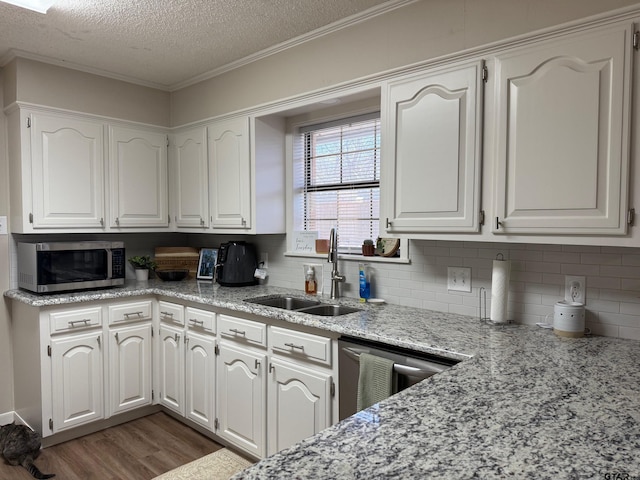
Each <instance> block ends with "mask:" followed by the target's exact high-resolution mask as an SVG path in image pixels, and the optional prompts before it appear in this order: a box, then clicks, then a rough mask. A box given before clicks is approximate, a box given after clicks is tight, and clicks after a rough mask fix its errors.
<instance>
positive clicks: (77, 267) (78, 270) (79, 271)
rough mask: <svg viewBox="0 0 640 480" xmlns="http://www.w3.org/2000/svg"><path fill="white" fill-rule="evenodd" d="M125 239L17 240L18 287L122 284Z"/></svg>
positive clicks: (42, 288)
mask: <svg viewBox="0 0 640 480" xmlns="http://www.w3.org/2000/svg"><path fill="white" fill-rule="evenodd" d="M125 266H126V265H125V254H124V242H100V241H91V242H50V243H45V242H41V243H26V242H19V243H18V287H20V288H24V289H26V290H30V291H32V292H37V293H51V292H64V291H73V290H86V289H91V288H104V287H113V286H117V285H124V276H125Z"/></svg>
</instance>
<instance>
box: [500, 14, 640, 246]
mask: <svg viewBox="0 0 640 480" xmlns="http://www.w3.org/2000/svg"><path fill="white" fill-rule="evenodd" d="M632 33H633V30H632V26H631V25H615V26H611V27H605V28H599V29H596V30H592V31H588V32H585V33H580V34H574V35H571V36H565V37H559V38H555V39H551V40H546V41H540V42H536V43H532V44H530V45H528V46H525V47H520V48H515V49H513V50H510V51H509V52H507V53H504V54H500V55H498V56H497V57H496V58H495V115H496V118H495V120H496V125H495V128H494V131H493V134H494V140H493V141H494V142H495V149H496V152H495V155H496V162H497V164H496V171H495V191H494V194H495V217H494V218H493V219H492V222H491V223H492V229H493V232H494V233H506V234H512V233H519V234H523V233H533V234H588V235H621V234H624V233H626V227H627V224H626V215H627V205H628V178H629V119H630V105H631V75H632V58H631V51H632Z"/></svg>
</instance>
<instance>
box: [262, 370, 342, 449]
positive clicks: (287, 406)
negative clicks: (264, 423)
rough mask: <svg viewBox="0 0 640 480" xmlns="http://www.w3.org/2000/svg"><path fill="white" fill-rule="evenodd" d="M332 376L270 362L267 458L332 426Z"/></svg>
mask: <svg viewBox="0 0 640 480" xmlns="http://www.w3.org/2000/svg"><path fill="white" fill-rule="evenodd" d="M331 383H332V378H331V375H328V374H326V373H323V372H318V371H315V370H311V369H309V368H305V367H303V366H300V365H295V364H291V363H287V362H283V361H280V360H278V359H272V360H271V364H270V366H269V414H268V419H269V423H268V429H267V430H268V432H269V455H272V454H274V453H276V452H279V451H280V450H283V449H285V448H288V447H290V446H291V445H293V444H294V443H297V442H299V441H301V440H303V439H305V438H307V437H310V436H311V435H314V434H316V433H318V432H319V431H320V430H323V429H325V428H327V427H328V426H330V425H331Z"/></svg>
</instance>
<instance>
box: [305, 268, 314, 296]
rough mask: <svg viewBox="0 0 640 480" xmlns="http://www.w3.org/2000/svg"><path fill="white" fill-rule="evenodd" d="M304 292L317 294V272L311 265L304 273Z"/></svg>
mask: <svg viewBox="0 0 640 480" xmlns="http://www.w3.org/2000/svg"><path fill="white" fill-rule="evenodd" d="M304 292H305V293H306V294H308V295H315V294H316V292H317V284H316V272H315V271H314V270H313V267H312V266H311V265H309V266H308V267H307V271H306V273H305V275H304Z"/></svg>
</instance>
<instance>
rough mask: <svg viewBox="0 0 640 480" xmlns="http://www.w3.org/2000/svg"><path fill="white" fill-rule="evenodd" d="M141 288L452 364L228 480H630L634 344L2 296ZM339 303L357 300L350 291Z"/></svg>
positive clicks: (407, 316)
mask: <svg viewBox="0 0 640 480" xmlns="http://www.w3.org/2000/svg"><path fill="white" fill-rule="evenodd" d="M146 294H155V295H161V296H167V297H174V298H180V299H182V300H187V301H194V302H198V303H204V304H208V305H212V306H216V307H220V308H227V309H231V310H236V311H241V312H247V313H254V314H258V315H264V316H268V317H271V318H278V319H280V320H284V321H288V322H291V323H297V324H301V325H307V326H312V327H316V328H320V329H323V330H328V331H332V332H336V333H339V334H345V335H352V336H358V337H362V338H368V339H372V340H378V341H383V342H386V343H390V344H394V345H400V346H405V347H410V348H414V349H416V350H421V351H426V352H431V353H437V354H440V355H443V356H446V357H449V358H454V359H459V360H463V361H462V362H460V363H458V364H457V365H456V366H454V367H453V368H450V369H448V370H447V371H445V372H444V373H441V374H439V375H436V376H434V377H431V378H430V379H427V380H425V381H423V382H421V383H419V384H418V385H415V386H414V387H411V388H409V389H407V390H404V391H403V392H400V393H398V394H396V395H394V396H392V397H391V398H389V399H387V400H385V401H383V402H380V403H379V404H376V405H374V406H372V407H370V408H368V409H366V410H364V411H362V412H359V413H357V414H356V415H354V416H352V417H350V418H348V419H346V420H344V421H342V422H340V423H338V424H337V425H334V426H332V427H330V428H328V429H326V430H324V431H322V432H320V433H319V434H317V435H315V436H313V437H310V438H309V439H306V440H304V441H302V442H300V443H299V444H296V445H294V446H292V447H291V448H289V449H287V450H284V451H282V452H280V453H278V454H275V455H272V456H271V457H268V458H266V459H264V460H262V461H261V462H259V463H258V464H256V465H254V466H253V467H250V468H249V469H247V470H245V471H243V472H241V473H239V474H237V475H236V476H235V477H233V478H234V479H236V480H238V479H280V478H282V479H314V480H316V479H327V480H329V479H331V480H333V479H351V478H367V479H388V478H401V479H404V478H406V479H412V480H413V479H421V478H451V479H460V478H487V479H494V478H495V479H503V478H506V477H511V478H518V479H520V478H532V479H533V478H535V479H545V478H549V479H551V478H553V479H557V478H574V479H578V478H585V479H587V478H589V479H591V478H602V479H607V478H638V479H640V342H638V341H633V340H621V339H615V338H609V337H598V336H589V337H585V338H581V339H566V338H560V337H557V336H556V335H554V334H553V332H552V331H550V330H543V329H539V328H537V327H532V326H526V325H490V324H487V323H483V322H480V321H479V320H478V319H476V318H472V317H467V316H463V315H453V314H447V313H440V312H432V311H427V310H419V309H413V308H406V307H400V306H395V305H381V306H374V305H362V306H361V307H362V311H361V312H358V313H354V314H349V315H345V316H341V317H337V318H331V317H312V316H311V315H304V314H299V313H295V312H288V311H283V310H277V309H274V308H269V307H261V306H258V305H253V304H250V303H247V302H244V301H243V300H245V299H246V298H251V297H254V296H261V295H272V294H295V295H297V296H303V295H304V294H303V293H302V292H300V291H291V290H286V289H280V288H273V287H261V286H258V287H243V288H237V289H233V288H225V287H218V286H217V285H211V284H197V283H196V282H179V283H176V284H170V283H166V284H162V283H154V282H149V284H148V285H144V286H142V285H128V286H126V287H124V288H122V289H113V290H109V291H101V292H93V293H92V294H74V295H72V296H68V295H67V296H64V295H61V296H58V295H54V296H47V297H44V298H43V297H42V296H38V295H30V294H27V293H25V292H21V291H17V290H12V291H9V292H6V293H5V296H7V297H10V298H13V299H16V300H19V301H23V302H25V303H29V304H32V305H35V306H46V305H59V304H66V303H74V302H83V301H92V300H100V299H108V298H122V297H129V296H135V295H146ZM65 297H66V298H65ZM323 300H324V301H328V300H326V299H323ZM339 302H340V303H345V304H357V301H355V300H352V299H340V300H339ZM309 317H312V318H309ZM616 474H619V475H621V476H619V477H616V476H615V475H616ZM625 475H627V476H625Z"/></svg>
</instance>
